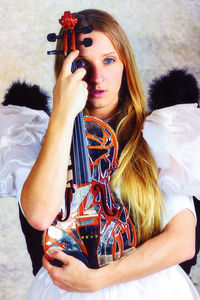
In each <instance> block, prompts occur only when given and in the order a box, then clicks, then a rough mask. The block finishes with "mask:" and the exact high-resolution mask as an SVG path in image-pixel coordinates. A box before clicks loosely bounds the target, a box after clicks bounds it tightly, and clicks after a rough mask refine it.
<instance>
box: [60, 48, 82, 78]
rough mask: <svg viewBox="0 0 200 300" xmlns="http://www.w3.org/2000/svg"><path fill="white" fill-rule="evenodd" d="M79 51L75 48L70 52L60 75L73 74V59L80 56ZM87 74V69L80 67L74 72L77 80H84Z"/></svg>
mask: <svg viewBox="0 0 200 300" xmlns="http://www.w3.org/2000/svg"><path fill="white" fill-rule="evenodd" d="M78 55H79V51H78V50H75V51H72V52H70V53H69V55H68V56H67V57H66V58H65V60H64V62H63V66H62V70H61V72H60V75H59V77H68V76H69V75H71V74H72V72H71V68H72V63H73V61H74V60H75V59H76V58H77V57H78ZM85 74H86V70H85V69H84V68H79V69H77V70H76V71H75V72H74V73H73V75H74V76H73V77H74V78H75V79H77V80H82V79H83V78H84V76H85Z"/></svg>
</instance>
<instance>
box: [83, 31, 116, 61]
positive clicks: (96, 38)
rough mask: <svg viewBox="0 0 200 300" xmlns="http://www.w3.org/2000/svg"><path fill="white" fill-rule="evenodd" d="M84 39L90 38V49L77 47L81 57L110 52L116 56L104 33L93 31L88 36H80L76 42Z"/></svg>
mask: <svg viewBox="0 0 200 300" xmlns="http://www.w3.org/2000/svg"><path fill="white" fill-rule="evenodd" d="M84 38H91V39H92V45H91V46H90V47H84V46H82V45H81V46H79V47H78V49H79V51H80V55H81V56H87V55H89V54H92V53H96V55H106V54H107V53H111V52H115V53H116V55H117V51H116V49H115V47H114V45H113V43H112V42H111V40H110V38H109V37H108V36H107V35H106V34H105V33H103V32H100V31H96V30H94V31H92V32H91V33H88V34H80V35H79V38H78V40H79V41H82V40H83V39H84Z"/></svg>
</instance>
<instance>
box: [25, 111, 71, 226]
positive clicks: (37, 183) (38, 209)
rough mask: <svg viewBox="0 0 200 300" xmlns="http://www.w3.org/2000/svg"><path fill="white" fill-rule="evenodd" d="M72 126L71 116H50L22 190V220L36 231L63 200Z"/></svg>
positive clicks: (46, 223) (51, 216) (58, 207)
mask: <svg viewBox="0 0 200 300" xmlns="http://www.w3.org/2000/svg"><path fill="white" fill-rule="evenodd" d="M73 123H74V117H73V116H70V115H68V116H65V117H62V116H58V115H57V114H53V113H52V115H51V117H50V121H49V126H48V129H47V132H46V135H45V139H44V142H43V145H42V148H41V151H40V154H39V156H38V158H37V161H36V163H35V165H34V167H33V169H32V170H31V172H30V174H29V176H28V178H27V180H26V182H25V184H24V187H23V190H22V196H21V204H22V208H23V211H24V213H25V215H26V218H27V220H28V222H29V223H30V224H31V225H32V226H33V227H35V228H37V229H40V230H43V229H45V228H46V227H48V226H49V225H50V224H51V222H52V221H53V220H54V218H55V217H56V215H57V213H58V211H59V209H60V207H61V205H62V201H63V199H64V193H65V187H66V177H67V165H68V161H69V153H70V147H71V136H72V130H73Z"/></svg>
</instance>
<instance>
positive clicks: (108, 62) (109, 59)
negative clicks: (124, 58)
mask: <svg viewBox="0 0 200 300" xmlns="http://www.w3.org/2000/svg"><path fill="white" fill-rule="evenodd" d="M114 61H115V60H114V59H113V58H107V59H106V60H105V63H106V64H112V63H113V62H114Z"/></svg>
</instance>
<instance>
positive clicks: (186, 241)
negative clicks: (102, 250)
mask: <svg viewBox="0 0 200 300" xmlns="http://www.w3.org/2000/svg"><path fill="white" fill-rule="evenodd" d="M175 219H176V220H175V221H174V220H172V221H171V222H172V224H169V225H168V226H169V228H167V229H166V231H164V232H163V233H161V234H160V235H158V236H156V237H154V238H152V239H150V240H149V241H147V242H145V243H144V244H142V245H141V246H139V247H138V248H137V249H136V251H134V252H131V253H130V254H129V255H128V256H125V257H123V258H122V259H120V260H118V261H116V262H114V263H113V264H110V265H107V266H105V267H103V268H101V269H99V270H97V272H96V276H97V277H98V281H99V282H100V285H101V286H100V288H102V287H105V286H109V285H114V284H119V283H122V282H128V281H131V280H136V279H139V278H142V277H145V276H149V275H151V274H153V273H156V272H159V271H161V270H163V269H166V268H168V267H170V266H172V265H175V264H179V263H180V262H182V261H184V260H186V259H189V258H191V257H192V256H193V255H194V245H195V222H194V216H193V215H192V213H191V212H189V211H187V210H186V211H183V212H180V213H179V214H178V215H177V216H176V217H175ZM184 220H185V222H184ZM174 222H175V223H174ZM177 222H178V223H180V226H179V225H178V227H177V228H176V226H177ZM173 223H174V224H173ZM181 223H182V226H181ZM175 224H176V225H175ZM110 274H112V276H110Z"/></svg>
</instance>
